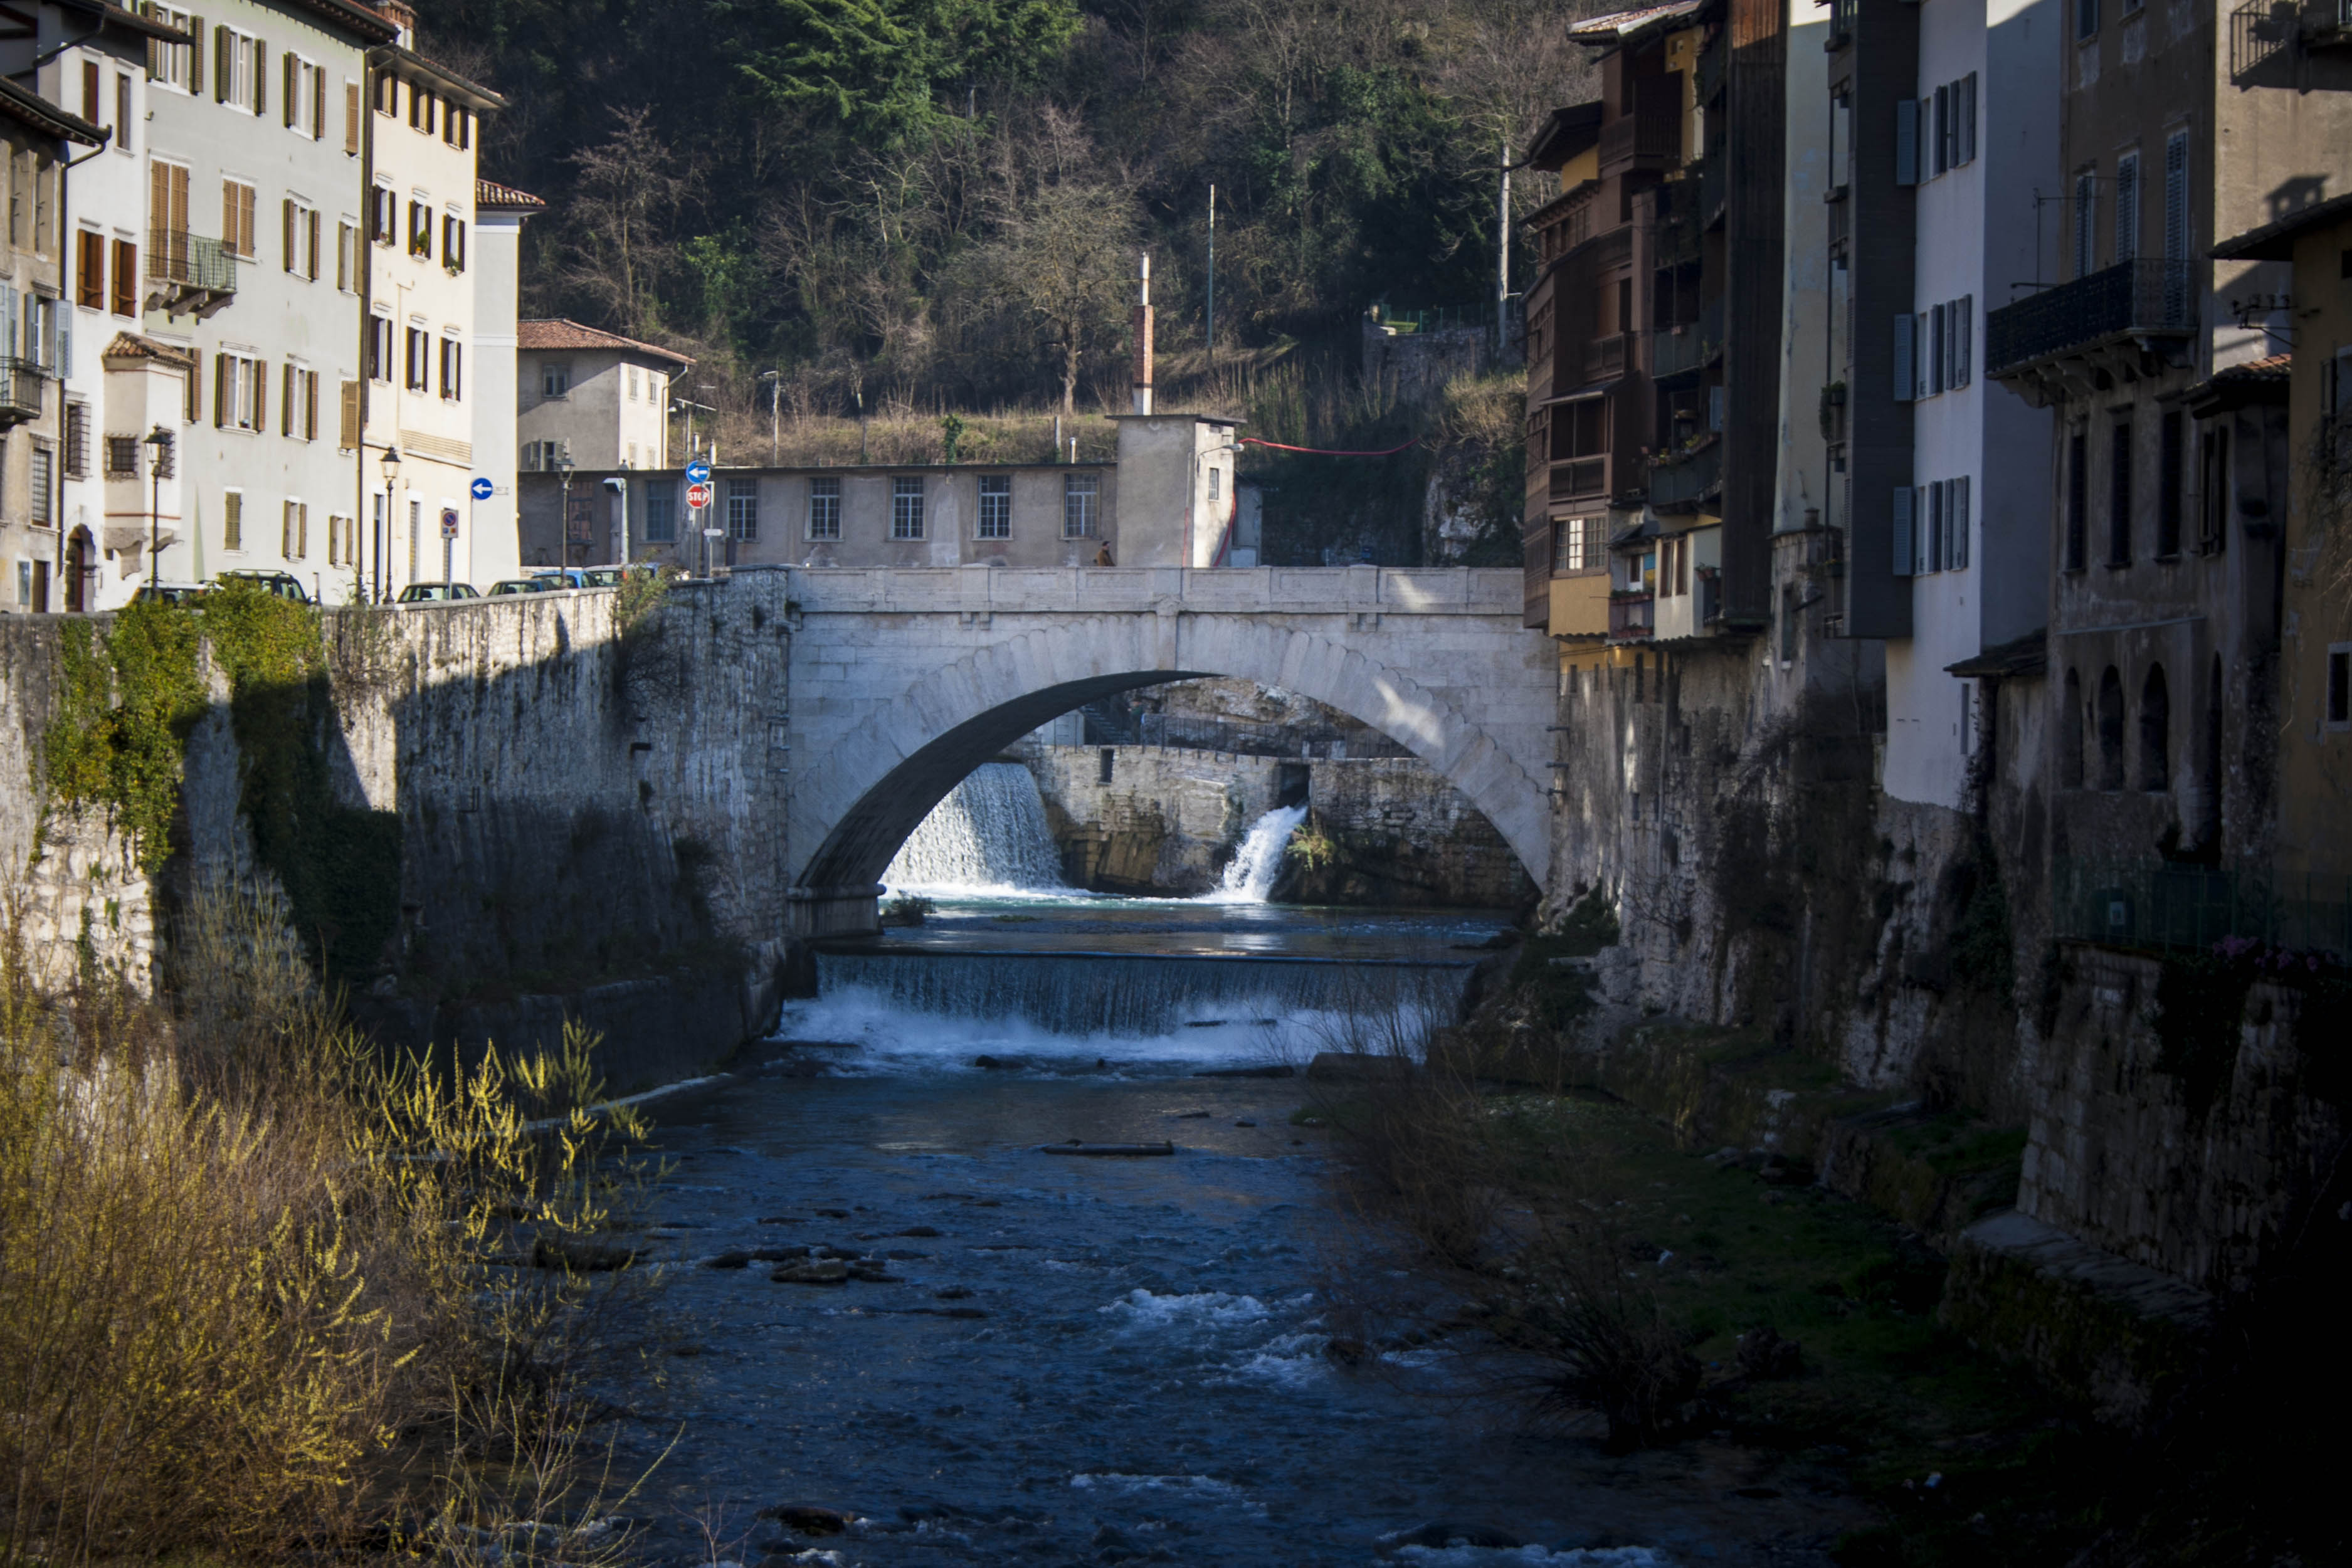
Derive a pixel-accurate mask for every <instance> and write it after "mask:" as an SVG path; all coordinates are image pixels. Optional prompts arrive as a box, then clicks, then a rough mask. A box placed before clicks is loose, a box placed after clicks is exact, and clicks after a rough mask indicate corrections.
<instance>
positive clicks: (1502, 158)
mask: <svg viewBox="0 0 2352 1568" xmlns="http://www.w3.org/2000/svg"><path fill="white" fill-rule="evenodd" d="M1495 162H1496V168H1497V169H1498V170H1499V171H1500V172H1501V174H1502V178H1501V179H1500V181H1498V182H1497V193H1496V198H1495V363H1496V365H1497V366H1500V365H1501V364H1502V362H1503V361H1504V358H1505V357H1506V356H1507V355H1508V354H1509V353H1510V351H1511V327H1510V310H1511V141H1510V136H1509V133H1508V132H1506V133H1505V134H1504V136H1503V141H1502V147H1501V150H1500V152H1498V153H1497V154H1496V160H1495Z"/></svg>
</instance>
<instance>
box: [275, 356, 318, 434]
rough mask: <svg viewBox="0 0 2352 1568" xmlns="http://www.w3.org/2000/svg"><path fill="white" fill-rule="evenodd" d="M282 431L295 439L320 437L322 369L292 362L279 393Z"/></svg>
mask: <svg viewBox="0 0 2352 1568" xmlns="http://www.w3.org/2000/svg"><path fill="white" fill-rule="evenodd" d="M279 397H280V399H281V403H280V407H279V409H278V422H279V428H280V431H281V434H286V435H288V436H290V437H292V438H293V439H294V440H296V441H316V440H318V439H319V372H318V371H313V370H308V369H305V368H304V367H303V366H300V365H297V364H293V363H290V362H289V364H288V365H287V367H286V374H285V382H284V386H283V388H282V390H281V392H280V393H279Z"/></svg>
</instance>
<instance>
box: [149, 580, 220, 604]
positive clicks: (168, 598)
mask: <svg viewBox="0 0 2352 1568" xmlns="http://www.w3.org/2000/svg"><path fill="white" fill-rule="evenodd" d="M204 596H205V585H204V584H203V583H201V582H151V583H148V584H146V585H145V586H144V587H142V588H141V589H140V591H138V593H137V594H135V595H134V596H133V597H135V598H139V599H160V600H162V601H163V602H164V603H166V604H194V602H195V601H198V600H199V599H202V598H203V597H204Z"/></svg>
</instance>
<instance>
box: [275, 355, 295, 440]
mask: <svg viewBox="0 0 2352 1568" xmlns="http://www.w3.org/2000/svg"><path fill="white" fill-rule="evenodd" d="M282 373H283V374H284V375H285V377H286V384H285V385H284V386H283V387H281V388H279V389H278V418H279V419H280V420H281V421H283V422H284V427H283V428H282V429H281V430H280V431H279V432H278V434H281V435H291V434H294V377H295V374H296V371H295V369H294V367H293V365H292V364H290V363H289V364H288V365H287V367H286V369H285V371H283V372H282Z"/></svg>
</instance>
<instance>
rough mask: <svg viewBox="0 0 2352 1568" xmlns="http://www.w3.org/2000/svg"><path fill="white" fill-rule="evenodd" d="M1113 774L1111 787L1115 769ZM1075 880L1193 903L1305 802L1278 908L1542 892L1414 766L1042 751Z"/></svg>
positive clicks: (1447, 902) (1041, 778)
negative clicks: (1263, 831) (1252, 839)
mask: <svg viewBox="0 0 2352 1568" xmlns="http://www.w3.org/2000/svg"><path fill="white" fill-rule="evenodd" d="M1106 756H1108V758H1110V761H1109V765H1108V766H1109V775H1110V776H1109V779H1108V782H1106V781H1105V779H1104V777H1103V774H1104V760H1103V759H1104V758H1105V757H1106ZM1024 760H1026V761H1027V762H1028V763H1029V766H1030V768H1031V771H1033V772H1034V774H1035V775H1036V777H1037V787H1038V791H1039V793H1040V794H1042V795H1043V796H1044V797H1045V815H1046V821H1047V823H1048V825H1049V826H1050V828H1051V829H1052V831H1053V834H1054V839H1055V843H1056V844H1057V845H1059V846H1060V848H1061V851H1062V862H1063V875H1064V877H1065V879H1066V880H1067V881H1069V882H1070V883H1072V884H1074V885H1076V886H1081V887H1088V888H1092V889H1094V890H1096V891H1097V892H1102V893H1124V894H1150V895H1163V894H1174V895H1178V896H1189V895H1191V894H1198V893H1203V892H1206V891H1207V890H1208V889H1209V888H1211V887H1213V886H1214V885H1215V884H1216V882H1217V880H1218V878H1219V876H1220V875H1221V874H1222V873H1223V869H1224V866H1225V864H1226V862H1229V861H1231V860H1232V858H1233V854H1234V849H1235V848H1236V847H1237V846H1238V845H1239V844H1240V842H1241V841H1242V838H1243V836H1244V834H1245V833H1247V832H1248V831H1249V828H1250V824H1251V823H1253V822H1255V821H1257V820H1258V819H1259V818H1260V817H1262V816H1264V815H1265V813H1266V812H1268V811H1270V810H1274V809H1275V807H1276V806H1277V805H1279V804H1284V803H1286V802H1294V803H1295V802H1296V801H1297V800H1298V799H1300V798H1302V796H1303V798H1304V800H1306V802H1307V806H1308V808H1309V814H1308V818H1307V823H1306V825H1305V827H1304V829H1303V830H1302V832H1301V841H1299V842H1297V843H1296V844H1295V848H1304V847H1306V844H1307V842H1310V841H1311V842H1312V843H1314V844H1315V845H1316V846H1317V853H1318V855H1320V856H1322V857H1324V858H1322V859H1321V861H1320V863H1310V862H1308V860H1307V858H1305V857H1304V856H1301V855H1299V854H1297V853H1294V855H1293V857H1292V858H1291V860H1290V861H1289V862H1287V863H1286V866H1285V868H1284V870H1283V873H1282V875H1281V877H1280V879H1278V880H1277V881H1276V884H1275V890H1274V895H1275V896H1276V898H1277V899H1280V900H1283V901H1285V902H1288V903H1299V904H1408V905H1429V906H1439V907H1454V908H1465V907H1466V908H1515V907H1517V906H1518V905H1519V904H1523V903H1527V902H1530V901H1532V899H1533V898H1534V896H1535V886H1534V883H1532V882H1531V881H1530V880H1529V879H1528V874H1527V872H1526V870H1525V869H1524V868H1523V867H1521V866H1520V864H1519V862H1518V860H1517V857H1516V856H1515V855H1514V854H1513V853H1512V852H1511V849H1510V846H1509V845H1508V844H1507V843H1506V842H1505V841H1504V840H1503V836H1502V835H1501V834H1500V833H1499V832H1497V831H1496V830H1495V827H1494V824H1493V823H1491V822H1489V821H1487V820H1486V818H1485V817H1484V816H1483V815H1481V814H1480V813H1479V811H1478V810H1477V809H1476V808H1475V807H1474V806H1472V805H1471V804H1470V802H1469V801H1468V800H1466V799H1465V798H1464V797H1463V795H1462V794H1461V792H1460V791H1459V790H1457V789H1454V788H1453V787H1452V786H1451V785H1449V784H1447V783H1446V782H1445V780H1444V779H1442V778H1440V777H1439V776H1438V775H1437V773H1436V772H1435V771H1434V770H1433V769H1432V768H1430V767H1429V766H1428V765H1427V764H1426V763H1423V762H1422V761H1420V760H1419V759H1418V758H1314V759H1312V760H1297V761H1294V760H1290V759H1288V758H1276V757H1252V756H1246V755H1235V754H1234V753H1231V752H1218V751H1188V750H1180V749H1176V748H1172V747H1171V748H1167V749H1162V748H1160V747H1142V746H1117V747H1092V746H1039V747H1029V748H1027V750H1026V752H1025V755H1024Z"/></svg>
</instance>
